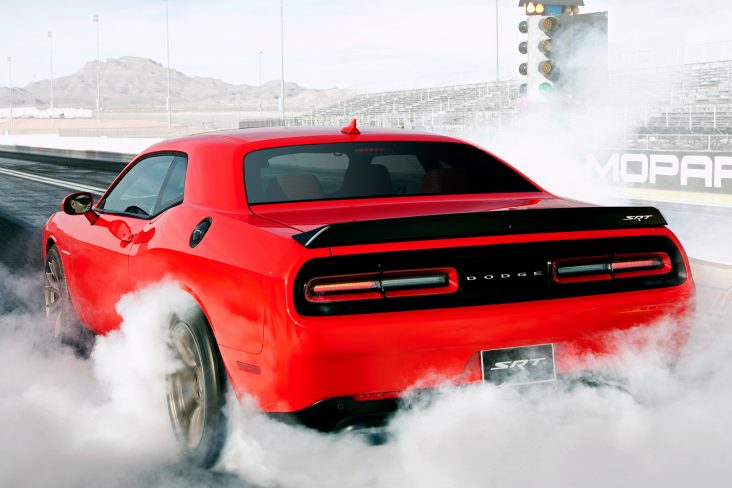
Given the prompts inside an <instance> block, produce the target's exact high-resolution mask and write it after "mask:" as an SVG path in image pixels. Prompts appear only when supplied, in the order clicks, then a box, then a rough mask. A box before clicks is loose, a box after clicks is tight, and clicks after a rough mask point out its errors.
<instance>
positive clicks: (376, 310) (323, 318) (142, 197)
mask: <svg viewBox="0 0 732 488" xmlns="http://www.w3.org/2000/svg"><path fill="white" fill-rule="evenodd" d="M62 208H63V212H58V213H56V214H54V215H53V216H52V217H51V218H50V219H49V221H48V224H47V225H46V227H45V229H44V253H45V271H46V273H45V276H46V284H45V303H46V310H47V313H48V314H49V316H50V317H51V318H52V319H53V322H54V324H55V325H54V326H55V331H56V334H57V335H60V336H62V337H65V338H68V337H69V336H70V335H72V334H76V335H77V338H78V335H79V330H84V331H91V332H93V333H94V334H104V333H106V332H108V331H110V330H113V329H115V328H117V327H119V325H120V321H121V318H120V317H119V315H118V314H117V312H116V311H115V304H116V303H117V301H118V300H119V298H120V296H121V295H123V294H125V293H128V292H131V291H133V290H135V289H137V288H139V287H141V286H144V285H145V284H149V283H152V282H156V281H159V280H161V279H163V278H165V277H172V278H174V279H175V280H177V282H178V283H180V285H181V286H182V287H183V288H184V289H185V290H186V291H187V292H188V293H189V294H190V295H191V296H192V297H193V299H195V301H196V303H197V304H198V308H199V309H198V313H197V315H196V316H194V317H193V318H182V317H171V325H170V342H171V348H172V350H173V351H174V352H175V353H176V354H177V355H178V357H179V358H180V360H181V361H180V363H181V365H182V366H181V369H180V370H179V371H178V372H177V373H175V374H172V375H170V376H169V378H168V385H169V388H168V406H169V411H170V415H171V420H172V424H173V429H174V431H175V433H176V435H177V437H178V439H179V441H180V443H181V446H182V449H183V452H184V454H185V455H186V456H187V457H188V459H189V460H190V461H192V462H195V463H197V464H199V465H204V466H210V465H212V464H213V463H214V462H215V461H216V459H217V457H218V455H219V453H220V451H221V448H222V445H223V442H224V438H225V432H226V419H225V416H224V413H223V412H222V409H221V407H222V404H223V401H224V396H225V392H226V390H227V387H228V385H231V386H232V387H233V389H234V391H235V392H236V393H237V394H239V395H243V394H248V395H251V396H252V397H254V398H255V399H256V400H257V402H258V404H259V407H260V408H261V410H262V411H264V412H266V413H268V414H270V415H272V416H274V417H276V418H279V419H282V420H283V421H286V422H293V423H300V424H304V425H306V426H309V427H312V428H315V429H318V430H321V431H341V430H344V429H357V428H361V427H367V426H378V425H383V423H384V422H385V421H386V420H387V419H388V418H389V416H390V415H392V414H393V413H394V412H395V411H396V410H397V408H398V406H399V405H400V403H399V398H400V396H401V395H403V393H404V392H405V390H407V389H409V388H410V387H413V386H414V385H417V384H418V385H420V388H429V387H431V386H434V385H436V384H437V382H438V381H441V380H442V381H444V380H445V379H447V380H449V381H452V382H453V383H455V384H466V383H473V382H481V381H482V382H488V383H493V384H497V385H499V384H527V383H540V382H549V381H553V380H555V378H556V377H557V376H558V375H562V374H569V373H578V369H579V368H581V366H579V364H580V362H579V360H578V358H579V357H580V356H581V355H582V354H584V353H586V352H592V353H602V352H607V348H606V346H605V345H604V344H603V341H602V337H603V335H606V334H607V333H608V332H611V331H615V330H619V329H627V328H630V327H634V326H638V325H644V324H651V323H653V322H654V321H656V320H657V319H659V318H662V317H665V316H669V315H672V316H678V315H680V314H683V313H684V312H685V310H686V308H687V303H688V300H689V299H690V298H691V297H692V295H693V292H694V285H693V282H692V279H691V276H690V274H689V263H688V260H687V257H686V255H685V253H684V251H683V249H682V247H681V245H680V243H679V241H678V240H677V238H676V237H675V236H674V234H673V233H672V232H671V231H670V230H668V229H667V228H666V222H665V220H664V218H663V217H662V216H661V214H660V213H659V212H658V211H657V210H656V209H654V208H632V207H630V208H623V207H599V206H592V205H588V204H583V203H578V202H575V201H569V200H565V199H561V198H558V197H556V196H554V195H552V194H550V193H548V192H546V191H544V190H542V189H541V188H539V187H538V186H537V185H536V184H535V183H533V182H531V181H530V180H529V179H527V178H526V177H525V176H523V175H522V174H520V173H518V172H517V171H516V170H515V169H513V168H511V167H510V166H509V165H507V164H506V163H504V162H503V161H501V160H499V159H498V158H496V157H495V156H493V155H491V154H490V153H488V152H486V151H484V150H482V149H480V148H478V147H475V146H473V145H471V144H468V143H466V142H464V141H460V140H457V139H454V138H450V137H446V136H441V135H434V134H425V133H416V132H407V131H397V130H382V129H378V130H376V129H368V130H364V131H363V132H361V131H359V130H358V128H357V127H356V125H355V121H354V123H352V124H351V125H350V126H348V127H346V128H344V129H341V130H339V129H329V128H308V129H294V128H288V129H261V130H259V129H254V130H252V129H250V130H232V131H224V132H213V133H206V134H201V135H194V136H190V137H184V138H181V139H176V140H170V141H164V142H161V143H158V144H156V145H154V146H152V147H151V148H149V149H148V150H146V151H145V152H144V153H142V154H141V155H140V156H139V157H137V158H136V159H135V160H134V161H132V162H131V163H130V164H129V165H128V166H127V167H126V169H125V170H124V171H123V172H122V173H121V174H120V175H119V176H118V177H117V179H116V180H115V181H114V183H112V185H111V186H110V187H109V189H108V190H107V191H106V193H105V194H104V195H103V196H102V197H101V199H100V200H99V201H98V202H96V203H95V202H93V200H92V195H91V194H89V193H76V194H73V195H70V196H69V197H67V198H66V199H65V200H64V202H63V204H62Z"/></svg>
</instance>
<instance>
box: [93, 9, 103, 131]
mask: <svg viewBox="0 0 732 488" xmlns="http://www.w3.org/2000/svg"><path fill="white" fill-rule="evenodd" d="M92 20H93V21H94V23H95V24H97V124H98V125H101V123H102V90H101V86H100V84H99V73H100V71H99V15H97V14H94V15H93V16H92Z"/></svg>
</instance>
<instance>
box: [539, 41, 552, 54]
mask: <svg viewBox="0 0 732 488" xmlns="http://www.w3.org/2000/svg"><path fill="white" fill-rule="evenodd" d="M538 47H539V51H541V52H542V53H543V54H544V56H549V55H550V54H551V52H552V40H551V39H544V40H543V41H539V46H538Z"/></svg>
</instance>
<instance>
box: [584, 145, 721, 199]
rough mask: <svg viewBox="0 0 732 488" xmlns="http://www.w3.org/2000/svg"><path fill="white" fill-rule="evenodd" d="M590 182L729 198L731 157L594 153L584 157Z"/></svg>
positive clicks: (700, 154)
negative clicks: (593, 180)
mask: <svg viewBox="0 0 732 488" xmlns="http://www.w3.org/2000/svg"><path fill="white" fill-rule="evenodd" d="M586 164H587V171H588V172H589V174H590V176H592V177H593V178H600V179H603V180H605V181H614V182H618V183H625V184H628V183H629V184H632V185H633V186H638V187H642V188H655V189H662V190H676V191H693V192H706V193H727V194H732V153H718V152H716V153H715V152H680V151H627V152H620V151H617V152H613V151H597V152H594V153H589V154H587V159H586Z"/></svg>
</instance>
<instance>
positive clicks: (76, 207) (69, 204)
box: [61, 191, 99, 225]
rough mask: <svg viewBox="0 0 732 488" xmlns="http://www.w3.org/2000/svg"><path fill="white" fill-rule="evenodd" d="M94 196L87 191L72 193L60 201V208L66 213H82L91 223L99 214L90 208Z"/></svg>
mask: <svg viewBox="0 0 732 488" xmlns="http://www.w3.org/2000/svg"><path fill="white" fill-rule="evenodd" d="M93 204H94V197H93V196H92V194H91V193H89V192H85V191H82V192H79V193H72V194H71V195H69V196H67V197H66V198H64V201H63V202H61V209H62V210H63V211H64V213H66V214H68V215H84V216H85V217H86V218H87V219H88V220H89V223H91V224H92V225H93V224H94V223H95V222H96V221H97V219H98V218H99V215H97V213H96V212H94V210H92V205H93Z"/></svg>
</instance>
